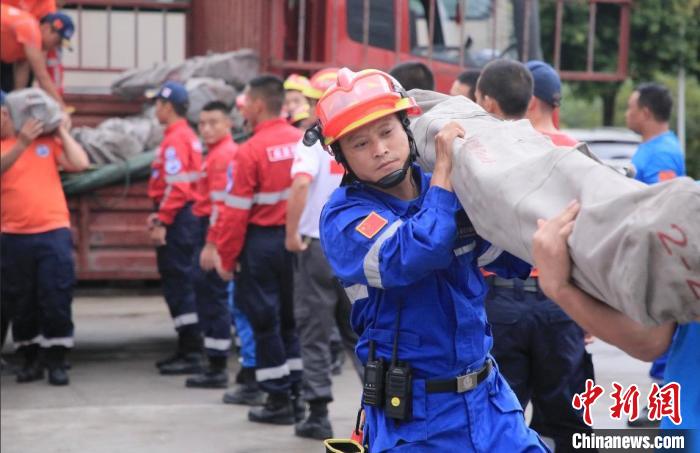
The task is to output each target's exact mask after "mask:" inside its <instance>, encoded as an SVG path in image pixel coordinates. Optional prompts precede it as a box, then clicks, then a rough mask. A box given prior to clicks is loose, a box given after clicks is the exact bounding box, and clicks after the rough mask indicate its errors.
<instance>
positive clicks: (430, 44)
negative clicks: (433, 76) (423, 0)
mask: <svg viewBox="0 0 700 453" xmlns="http://www.w3.org/2000/svg"><path fill="white" fill-rule="evenodd" d="M429 15H430V22H428V66H431V65H432V63H433V39H435V0H430V12H429Z"/></svg>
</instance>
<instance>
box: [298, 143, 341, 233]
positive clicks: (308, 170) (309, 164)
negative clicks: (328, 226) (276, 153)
mask: <svg viewBox="0 0 700 453" xmlns="http://www.w3.org/2000/svg"><path fill="white" fill-rule="evenodd" d="M343 173H344V170H343V166H342V165H340V164H339V163H338V162H336V161H335V159H334V158H333V157H332V156H331V155H330V154H329V153H328V152H327V151H326V150H325V149H323V146H321V143H320V142H316V143H315V144H314V145H313V146H310V147H309V146H306V145H304V143H303V142H299V144H298V145H297V148H296V154H295V157H294V163H293V164H292V178H294V177H295V176H297V175H299V174H306V175H308V176H309V177H311V186H309V196H308V198H307V200H306V206H305V207H304V212H302V214H301V219H299V234H301V235H304V236H310V237H312V238H316V239H318V238H319V236H320V235H319V231H318V223H319V220H320V219H321V210H322V209H323V205H325V204H326V201H328V198H330V196H331V194H332V193H333V191H334V190H335V189H337V188H338V186H340V181H341V180H342V179H343Z"/></svg>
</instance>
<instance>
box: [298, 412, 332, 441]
mask: <svg viewBox="0 0 700 453" xmlns="http://www.w3.org/2000/svg"><path fill="white" fill-rule="evenodd" d="M294 434H296V435H297V436H299V437H307V438H309V439H317V440H326V439H331V438H332V437H333V427H332V426H331V421H330V420H328V416H321V417H317V416H315V415H314V414H311V415H309V418H307V419H306V420H304V421H302V422H299V423H297V424H296V425H295V426H294Z"/></svg>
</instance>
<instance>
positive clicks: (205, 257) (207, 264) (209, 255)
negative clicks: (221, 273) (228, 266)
mask: <svg viewBox="0 0 700 453" xmlns="http://www.w3.org/2000/svg"><path fill="white" fill-rule="evenodd" d="M199 266H200V267H201V268H202V269H203V270H205V271H213V270H215V269H217V268H219V267H220V266H221V258H220V257H219V254H218V252H217V251H216V245H214V244H212V243H210V242H207V243H206V245H205V246H204V247H203V248H202V253H200V255H199Z"/></svg>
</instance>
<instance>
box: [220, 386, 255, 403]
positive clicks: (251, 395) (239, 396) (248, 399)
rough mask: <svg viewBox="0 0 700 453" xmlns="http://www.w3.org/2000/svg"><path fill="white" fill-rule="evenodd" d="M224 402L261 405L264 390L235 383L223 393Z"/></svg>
mask: <svg viewBox="0 0 700 453" xmlns="http://www.w3.org/2000/svg"><path fill="white" fill-rule="evenodd" d="M223 401H224V403H226V404H241V405H244V406H262V405H263V404H265V392H262V391H261V390H258V387H257V386H256V385H255V386H251V385H236V386H235V387H234V388H233V390H231V391H228V392H226V393H224V397H223Z"/></svg>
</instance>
